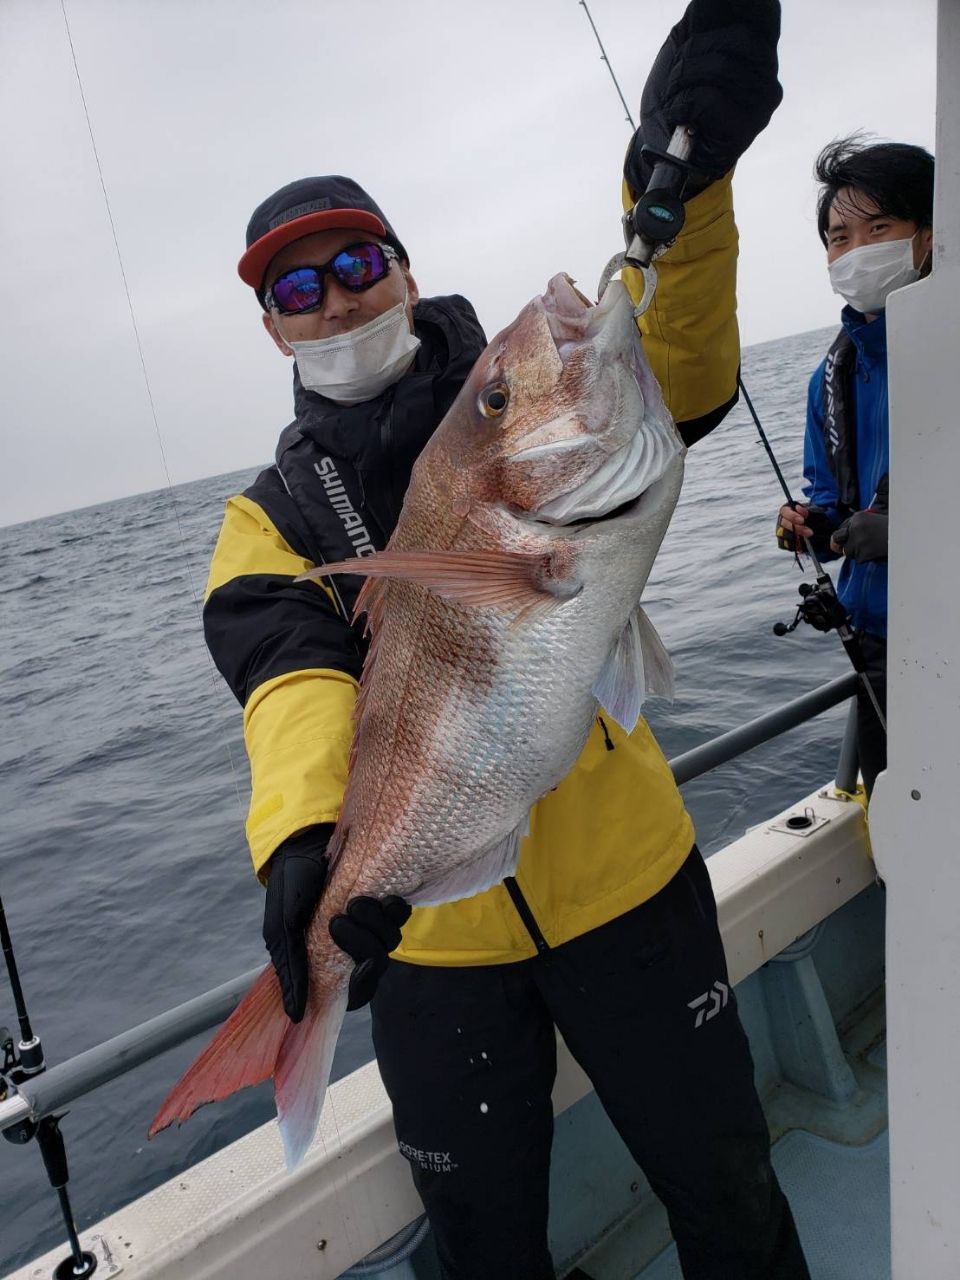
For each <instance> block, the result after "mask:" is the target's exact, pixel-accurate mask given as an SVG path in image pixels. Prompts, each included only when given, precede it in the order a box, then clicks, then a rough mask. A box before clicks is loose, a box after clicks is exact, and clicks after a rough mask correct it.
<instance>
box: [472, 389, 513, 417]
mask: <svg viewBox="0 0 960 1280" xmlns="http://www.w3.org/2000/svg"><path fill="white" fill-rule="evenodd" d="M509 399H510V388H509V387H508V386H507V384H506V383H505V382H493V383H491V384H490V386H489V387H484V389H483V390H482V391H481V392H480V394H479V395H478V396H477V407H478V408H479V410H480V412H481V413H482V414H483V416H484V417H485V418H499V417H500V415H501V414H502V413H503V411H504V409H506V407H507V402H508V401H509Z"/></svg>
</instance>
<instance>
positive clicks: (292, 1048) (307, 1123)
mask: <svg viewBox="0 0 960 1280" xmlns="http://www.w3.org/2000/svg"><path fill="white" fill-rule="evenodd" d="M346 1009H347V984H346V983H345V982H343V983H339V984H338V985H337V986H335V987H332V988H329V989H327V990H325V991H321V992H318V993H317V994H315V995H313V994H312V995H311V997H310V999H309V1000H308V1003H307V1012H306V1014H305V1016H304V1018H303V1021H302V1022H298V1023H296V1024H294V1025H292V1026H290V1028H289V1029H288V1031H287V1034H286V1035H285V1036H284V1039H283V1044H282V1045H281V1046H280V1053H279V1056H278V1058H277V1065H276V1071H275V1073H274V1081H273V1088H274V1094H275V1096H276V1101H277V1119H278V1121H279V1123H280V1137H281V1138H282V1139H283V1150H284V1154H285V1155H286V1158H287V1168H288V1169H294V1168H296V1166H297V1165H298V1164H299V1163H300V1161H301V1160H302V1159H303V1157H304V1154H305V1152H306V1150H307V1148H308V1147H309V1145H310V1143H311V1141H312V1140H313V1135H314V1134H315V1133H316V1131H317V1124H318V1123H319V1120H320V1112H321V1109H322V1108H323V1099H324V1095H325V1094H326V1091H327V1081H328V1080H329V1078H330V1068H331V1066H332V1065H333V1051H334V1049H335V1048H336V1045H337V1037H338V1035H339V1034H340V1025H341V1023H342V1022H343V1015H344V1013H345V1012H346Z"/></svg>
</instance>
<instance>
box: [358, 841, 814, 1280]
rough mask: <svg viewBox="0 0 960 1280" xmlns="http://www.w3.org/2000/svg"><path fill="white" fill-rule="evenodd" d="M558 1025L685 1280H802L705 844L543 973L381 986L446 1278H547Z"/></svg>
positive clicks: (570, 945) (406, 974)
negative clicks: (670, 1238)
mask: <svg viewBox="0 0 960 1280" xmlns="http://www.w3.org/2000/svg"><path fill="white" fill-rule="evenodd" d="M707 993H712V994H709V995H708V994H707ZM700 996H703V997H704V998H703V1000H702V1001H700V1002H699V1003H697V1004H696V1005H695V1007H694V1008H691V1007H690V1006H691V1002H695V1001H697V998H698V997H700ZM554 1025H556V1026H557V1027H558V1028H559V1029H560V1031H561V1033H562V1034H563V1038H564V1040H565V1041H566V1043H567V1045H568V1047H569V1049H570V1052H571V1053H572V1054H573V1056H574V1057H575V1058H576V1059H577V1061H578V1062H579V1063H580V1065H581V1066H582V1067H583V1068H584V1070H585V1071H586V1073H587V1075H588V1076H589V1077H590V1079H591V1081H592V1082H593V1085H594V1087H595V1089H596V1091H597V1094H598V1096H599V1098H600V1100H601V1102H602V1103H603V1106H604V1107H605V1109H606V1111H607V1114H608V1115H609V1116H610V1118H611V1120H612V1121H613V1123H614V1124H615V1125H616V1127H617V1130H618V1132H619V1133H620V1136H621V1137H622V1138H623V1140H624V1142H625V1143H626V1144H627V1146H628V1148H629V1149H630V1152H631V1153H632V1155H633V1157H634V1158H635V1160H636V1161H637V1163H638V1164H639V1165H640V1167H641V1168H642V1169H643V1171H644V1173H645V1174H646V1175H647V1177H648V1178H649V1180H650V1182H651V1184H652V1186H653V1189H654V1191H655V1192H656V1194H657V1195H658V1196H659V1197H660V1199H661V1200H662V1201H663V1203H664V1204H665V1205H666V1208H667V1212H668V1214H669V1218H670V1225H671V1227H672V1229H673V1234H674V1238H675V1240H676V1242H677V1247H678V1249H679V1253H680V1259H681V1263H682V1266H683V1273H684V1276H685V1277H687V1280H809V1273H808V1271H807V1267H806V1264H805V1262H804V1259H803V1254H802V1251H801V1248H800V1243H799V1240H798V1239H797V1234H796V1229H795V1227H794V1223H793V1218H792V1216H791V1213H790V1209H789V1206H788V1205H787V1202H786V1200H785V1198H784V1195H783V1192H782V1191H781V1190H780V1186H779V1184H778V1182H777V1179H776V1176H775V1174H774V1172H773V1169H772V1167H771V1165H770V1140H769V1134H768V1132H767V1126H766V1122H765V1119H764V1116H763V1112H762V1110H761V1108H760V1103H759V1100H758V1098H757V1094H756V1090H755V1088H754V1083H753V1062H752V1060H751V1057H750V1049H749V1046H748V1043H747V1039H746V1036H745V1035H744V1032H743V1028H742V1027H741V1025H740V1020H739V1018H738V1016H737V1009H736V999H735V997H734V994H733V992H732V991H729V989H728V982H727V969H726V962H725V959H724V954H723V946H722V943H721V939H720V934H719V930H718V928H717V914H716V905H715V902H714V898H713V892H712V889H711V885H710V878H709V875H708V874H707V870H706V867H705V865H704V862H703V859H702V858H701V856H700V853H699V851H698V850H697V849H696V848H694V850H693V852H692V853H691V855H690V857H689V858H688V860H687V862H686V863H685V864H684V866H683V867H682V868H681V870H680V871H679V873H678V874H677V875H676V876H675V877H674V879H673V880H672V881H671V882H670V884H668V885H667V886H666V888H664V889H663V890H662V891H661V892H660V893H659V894H657V895H656V897H654V898H652V899H651V900H650V901H649V902H646V903H643V904H642V905H641V906H639V907H637V908H636V909H635V910H633V911H630V912H628V913H627V914H626V915H624V916H621V917H619V918H618V919H616V920H613V921H611V922H610V923H609V924H606V925H604V926H602V927H601V928H599V929H594V930H592V931H591V932H590V933H587V934H584V935H582V936H581V937H579V938H574V939H573V940H572V941H571V942H567V943H564V944H563V945H562V946H560V947H556V948H555V949H554V950H552V951H550V952H548V953H546V954H543V955H538V956H536V957H535V958H534V959H532V960H526V961H521V962H519V963H517V964H506V965H490V966H484V967H479V968H456V969H454V968H435V967H428V966H422V965H411V964H402V963H399V962H396V961H394V962H393V963H391V965H390V967H389V969H388V970H387V973H386V975H385V977H384V978H383V979H381V982H380V985H379V988H378V991H377V995H376V997H375V999H374V1003H373V1037H374V1044H375V1046H376V1050H377V1060H378V1062H379V1065H380V1071H381V1073H382V1075H383V1080H384V1084H385V1085H386V1089H387V1092H388V1094H389V1095H390V1099H391V1101H392V1103H393V1112H394V1121H395V1124H396V1130H397V1138H398V1140H399V1144H400V1150H401V1151H402V1152H403V1154H404V1155H405V1156H406V1157H407V1159H408V1160H409V1161H410V1164H411V1168H412V1170H413V1177H414V1182H415V1183H416V1186H417V1190H418V1191H419V1193H420V1195H421V1197H422V1199H423V1203H424V1206H425V1208H426V1211H427V1215H428V1217H429V1219H430V1224H431V1226H432V1228H433V1231H434V1235H435V1237H436V1241H437V1245H438V1249H439V1253H440V1259H441V1264H442V1267H443V1274H444V1276H445V1278H446V1280H553V1276H554V1271H553V1264H552V1262H551V1260H550V1255H549V1252H548V1249H547V1205H548V1183H549V1169H550V1145H551V1139H552V1135H553V1110H552V1106H551V1096H550V1095H551V1087H552V1085H553V1081H554V1076H555V1074H556V1041H555V1033H554Z"/></svg>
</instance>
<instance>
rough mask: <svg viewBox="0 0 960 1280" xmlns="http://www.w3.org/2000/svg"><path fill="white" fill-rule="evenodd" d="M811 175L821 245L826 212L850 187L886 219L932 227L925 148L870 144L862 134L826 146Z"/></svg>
mask: <svg viewBox="0 0 960 1280" xmlns="http://www.w3.org/2000/svg"><path fill="white" fill-rule="evenodd" d="M814 174H815V176H816V179H817V181H818V182H819V183H820V194H819V196H818V197H817V230H818V231H819V232H820V239H821V240H822V241H823V243H824V244H826V243H827V225H828V223H829V221H830V208H831V206H832V204H833V202H834V200H835V199H836V196H837V192H838V191H840V190H842V189H843V188H844V187H853V188H854V190H855V191H856V192H859V193H861V194H862V195H864V196H866V197H867V198H868V199H869V200H870V201H871V203H872V204H873V205H875V206H876V208H877V209H878V210H879V211H880V212H881V213H885V214H886V215H887V216H888V217H890V218H904V219H905V220H906V221H908V222H915V223H916V224H917V226H918V227H929V226H932V225H933V156H932V155H931V154H930V152H929V151H925V150H924V148H923V147H915V146H912V145H911V144H909V143H906V142H874V143H868V142H867V141H866V139H865V138H864V137H863V135H862V134H853V135H852V136H851V137H849V138H840V139H839V140H837V141H834V142H831V143H830V144H829V146H826V147H824V149H823V150H822V151H821V152H820V154H819V155H818V156H817V163H816V165H815V166H814ZM854 207H856V206H854ZM871 212H872V210H871Z"/></svg>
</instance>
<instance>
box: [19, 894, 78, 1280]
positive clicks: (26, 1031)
mask: <svg viewBox="0 0 960 1280" xmlns="http://www.w3.org/2000/svg"><path fill="white" fill-rule="evenodd" d="M0 944H2V948H3V958H4V960H5V961H6V965H7V975H8V977H9V979H10V987H11V990H12V992H13V1004H14V1008H15V1009H16V1013H17V1021H18V1022H19V1024H20V1040H19V1042H18V1043H17V1044H16V1045H15V1044H14V1038H13V1036H12V1035H11V1033H10V1031H9V1030H8V1029H7V1028H6V1027H0V1052H2V1054H3V1060H2V1063H0V1102H2V1101H4V1100H5V1099H6V1098H7V1097H8V1096H9V1094H10V1093H11V1092H18V1091H19V1090H18V1086H20V1085H21V1084H23V1083H25V1082H26V1081H28V1080H30V1079H31V1078H32V1077H34V1076H38V1075H40V1073H41V1072H42V1071H44V1070H46V1062H45V1061H44V1056H43V1045H42V1044H41V1043H40V1037H39V1036H38V1035H36V1033H35V1032H34V1030H33V1027H32V1025H31V1022H30V1015H29V1013H28V1012H27V1002H26V998H25V996H24V994H23V986H22V985H21V982H20V972H19V970H18V968H17V960H16V956H15V955H14V953H13V940H12V938H11V937H10V929H9V927H8V925H7V916H6V912H5V911H4V909H3V899H2V898H0ZM62 1119H63V1117H62V1116H44V1117H43V1119H42V1120H31V1119H26V1120H21V1121H20V1123H19V1124H16V1125H13V1126H12V1127H11V1128H9V1129H5V1130H4V1131H3V1136H4V1137H5V1138H6V1139H7V1141H8V1142H12V1143H14V1144H15V1145H16V1146H23V1145H24V1144H25V1143H27V1142H29V1141H30V1140H31V1138H36V1140H37V1146H38V1147H39V1148H40V1155H41V1156H42V1157H43V1163H44V1166H45V1168H46V1170H47V1177H48V1178H49V1180H50V1185H51V1186H52V1187H53V1189H54V1191H56V1193H57V1198H58V1200H59V1202H60V1212H61V1214H62V1216H63V1222H64V1226H65V1227H66V1232H67V1240H68V1241H69V1244H70V1253H69V1255H68V1256H67V1257H66V1258H64V1259H63V1261H62V1262H60V1263H59V1264H58V1265H57V1267H56V1268H55V1270H54V1272H53V1277H54V1280H85V1278H86V1277H87V1276H92V1275H93V1273H94V1272H95V1271H96V1269H97V1259H96V1257H95V1256H94V1254H92V1253H88V1252H86V1251H85V1250H84V1249H82V1248H81V1247H80V1239H79V1237H78V1235H77V1228H76V1224H75V1222H74V1218H73V1209H72V1207H71V1205H70V1195H69V1193H68V1191H67V1182H68V1181H69V1178H70V1173H69V1170H68V1168H67V1149H66V1145H65V1143H64V1140H63V1134H62V1133H61V1132H60V1121H61V1120H62Z"/></svg>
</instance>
